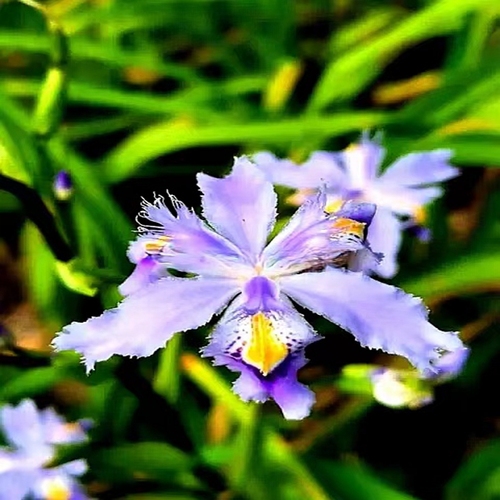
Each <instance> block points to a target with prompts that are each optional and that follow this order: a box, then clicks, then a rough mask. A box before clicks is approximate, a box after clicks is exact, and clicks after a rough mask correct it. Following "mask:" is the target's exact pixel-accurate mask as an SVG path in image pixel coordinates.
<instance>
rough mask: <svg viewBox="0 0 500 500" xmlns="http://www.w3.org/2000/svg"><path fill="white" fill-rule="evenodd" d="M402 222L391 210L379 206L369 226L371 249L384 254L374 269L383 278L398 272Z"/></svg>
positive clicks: (368, 237)
mask: <svg viewBox="0 0 500 500" xmlns="http://www.w3.org/2000/svg"><path fill="white" fill-rule="evenodd" d="M402 231H403V229H402V223H401V221H400V220H399V219H398V218H397V217H396V216H395V215H393V214H392V212H391V211H390V210H387V209H386V208H383V207H379V208H378V209H377V213H376V214H375V217H374V218H373V220H372V222H371V224H370V226H369V228H368V235H367V240H368V243H369V245H370V247H371V249H372V250H373V251H374V252H375V253H378V254H382V256H383V257H382V260H381V261H380V263H378V265H375V266H374V267H372V269H371V270H372V271H373V272H375V273H376V274H378V275H379V276H382V277H383V278H392V277H393V276H395V275H396V273H397V272H398V267H399V265H398V260H397V259H398V252H399V248H400V246H401V240H402Z"/></svg>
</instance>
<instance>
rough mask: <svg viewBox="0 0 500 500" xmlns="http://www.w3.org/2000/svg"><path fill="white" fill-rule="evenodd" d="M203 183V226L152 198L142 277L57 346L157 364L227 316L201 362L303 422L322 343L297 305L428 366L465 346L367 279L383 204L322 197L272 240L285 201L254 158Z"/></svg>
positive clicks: (409, 301)
mask: <svg viewBox="0 0 500 500" xmlns="http://www.w3.org/2000/svg"><path fill="white" fill-rule="evenodd" d="M198 184H199V187H200V189H201V191H202V207H203V215H204V218H205V221H203V220H202V219H200V218H199V217H198V216H197V215H195V214H194V213H193V212H192V211H190V210H188V209H187V208H186V207H185V206H184V205H183V204H182V203H180V202H179V201H177V200H175V199H174V198H172V197H171V204H172V205H173V209H169V208H168V207H167V205H166V204H165V200H164V199H163V198H162V197H158V198H156V200H155V201H154V202H153V203H152V204H151V203H147V202H144V203H143V208H144V210H143V212H142V213H140V214H139V215H140V218H142V219H144V220H146V221H147V224H145V225H143V226H142V227H141V228H140V234H139V237H138V238H137V240H136V241H134V242H133V243H132V244H131V247H130V250H129V257H130V259H131V260H132V261H133V262H134V263H136V269H135V271H134V272H133V273H132V275H131V276H130V277H129V278H128V279H127V280H126V281H125V282H124V283H123V284H122V286H121V288H120V290H121V292H122V294H124V295H126V296H127V297H126V298H125V299H124V300H123V302H121V304H119V305H118V307H117V308H115V309H112V310H108V311H105V312H104V314H102V315H101V316H99V317H96V318H91V319H89V320H88V321H86V322H84V323H72V324H70V325H68V326H67V327H66V328H64V330H63V332H62V333H60V334H59V335H58V337H56V339H55V340H54V346H55V348H56V349H58V350H64V349H73V350H76V351H78V352H79V353H81V354H82V355H83V357H84V361H85V364H86V366H87V369H88V370H91V369H92V368H93V366H94V364H95V362H97V361H103V360H106V359H108V358H109V357H110V356H112V355H113V354H121V355H124V356H150V355H151V354H153V352H155V351H156V350H157V349H159V348H160V347H163V346H164V345H165V343H166V342H167V341H168V340H169V339H170V338H171V337H172V336H173V335H174V334H175V333H177V332H183V331H186V330H191V329H195V328H198V327H199V326H202V325H204V324H206V323H208V322H209V321H210V320H211V318H212V317H213V316H214V315H217V314H220V313H222V312H223V311H224V313H223V314H222V317H221V319H220V321H219V322H218V324H217V325H216V326H215V329H214V331H213V333H212V335H211V338H210V342H209V344H208V345H207V346H206V347H205V349H204V350H203V355H204V356H209V357H212V358H213V359H214V362H215V364H217V365H225V366H227V367H228V368H229V369H230V370H233V371H235V372H239V373H240V377H239V378H238V380H237V381H236V382H235V384H234V390H235V392H236V393H237V394H239V396H240V397H241V398H242V399H243V400H246V401H248V400H254V401H258V402H263V401H265V400H266V399H268V398H272V399H274V400H275V401H276V402H277V404H278V405H279V406H280V407H281V410H282V411H283V414H284V415H285V417H286V418H289V419H301V418H303V417H305V416H306V415H308V414H309V411H310V408H311V406H312V404H313V402H314V395H313V393H312V392H311V391H310V390H309V389H308V388H306V387H305V386H304V385H302V384H300V383H299V382H298V381H297V371H298V370H299V369H300V368H301V367H302V366H303V365H304V364H305V363H306V361H307V360H306V358H305V354H304V349H305V347H306V346H307V345H309V344H310V343H311V342H314V341H316V340H318V338H319V336H318V335H317V334H316V333H315V331H314V330H313V328H312V327H311V325H309V324H308V323H307V322H306V321H305V319H304V318H303V316H302V315H301V314H300V313H299V312H298V311H297V310H296V309H295V307H294V305H293V302H295V303H297V304H300V305H301V306H302V307H304V308H306V309H310V310H311V311H313V312H315V313H317V314H319V315H321V316H324V317H325V318H327V319H329V320H330V321H332V322H333V323H336V324H338V325H340V326H341V327H342V328H344V329H346V330H348V331H349V332H351V333H352V334H353V335H354V336H355V337H356V339H357V340H358V341H359V342H360V343H361V344H362V345H364V346H367V347H370V348H374V349H382V350H384V351H386V352H389V353H394V354H399V355H402V356H405V357H406V358H408V359H409V360H410V361H411V362H412V363H413V364H414V365H415V366H416V367H417V368H419V369H420V370H427V369H429V370H433V363H434V362H436V361H437V360H438V359H439V358H440V356H441V354H442V353H443V352H448V351H454V350H455V349H457V348H460V347H461V346H462V343H461V341H460V340H459V338H458V336H457V335H456V334H455V333H450V332H442V331H440V330H438V329H437V328H435V327H434V326H432V325H431V324H430V323H429V322H428V321H427V310H426V308H425V307H424V306H423V304H422V302H421V301H420V300H419V299H418V298H415V297H412V296H410V295H406V294H405V293H404V292H402V291H401V290H398V289H397V288H394V287H392V286H389V285H386V284H382V283H379V282H377V281H375V280H373V279H372V278H370V277H368V276H366V275H365V274H364V273H362V272H357V271H361V270H363V269H364V268H366V266H372V265H373V262H374V261H376V260H377V257H376V256H375V255H374V254H373V253H372V252H371V251H370V249H369V248H367V246H366V244H365V241H364V235H365V231H366V228H367V227H368V225H369V223H370V221H371V219H372V217H373V214H374V211H375V207H374V205H371V204H358V203H347V204H345V205H343V206H342V207H341V208H340V209H339V210H338V211H336V212H332V213H327V212H325V210H324V209H325V204H326V197H325V195H324V194H322V193H318V195H317V196H316V197H313V198H311V199H309V200H308V201H307V202H306V203H304V204H303V205H302V206H301V207H300V208H299V209H298V210H297V212H296V213H295V215H294V216H293V217H292V218H291V219H290V221H289V223H288V224H287V225H286V226H285V227H284V228H283V229H282V230H281V231H280V232H279V233H278V234H277V235H276V236H275V237H274V238H272V239H271V241H270V242H269V243H268V239H269V236H270V233H271V231H272V229H273V227H274V223H275V219H276V202H277V199H276V193H275V192H274V190H273V186H272V184H271V183H270V182H269V181H268V180H267V179H266V176H265V175H263V174H262V172H261V171H260V170H259V169H257V168H256V167H255V165H254V164H252V163H251V162H250V161H249V160H248V159H247V158H240V159H236V162H235V165H234V168H233V170H232V172H231V174H230V175H228V176H227V177H225V178H222V179H219V178H215V177H211V176H209V175H205V174H202V173H200V174H198ZM172 270H175V271H176V275H173V274H172V273H171V271H172ZM179 272H180V273H184V275H181V276H179ZM292 301H293V302H292Z"/></svg>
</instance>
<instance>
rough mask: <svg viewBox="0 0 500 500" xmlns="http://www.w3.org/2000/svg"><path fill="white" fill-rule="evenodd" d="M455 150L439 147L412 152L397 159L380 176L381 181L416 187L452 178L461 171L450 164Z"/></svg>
mask: <svg viewBox="0 0 500 500" xmlns="http://www.w3.org/2000/svg"><path fill="white" fill-rule="evenodd" d="M452 155H453V151H451V150H449V149H437V150H435V151H426V152H423V153H410V154H408V155H406V156H403V157H401V158H399V159H398V160H396V161H395V162H394V163H393V164H392V165H391V166H390V167H389V168H388V169H387V170H386V171H385V172H384V173H383V174H382V175H381V176H380V178H379V181H380V182H383V183H388V184H393V185H398V186H407V187H416V186H422V185H425V184H434V183H436V182H443V181H446V180H448V179H452V178H453V177H456V176H457V175H459V173H460V171H459V170H458V169H457V168H455V167H453V166H451V165H450V164H449V160H450V158H451V156H452Z"/></svg>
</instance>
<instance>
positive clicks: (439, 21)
mask: <svg viewBox="0 0 500 500" xmlns="http://www.w3.org/2000/svg"><path fill="white" fill-rule="evenodd" d="M488 4H490V2H489V1H488V0H464V1H461V2H456V1H455V0H441V1H436V2H432V3H431V4H430V5H429V6H428V7H426V8H424V9H422V10H419V11H418V12H416V13H415V14H413V15H411V16H408V17H407V18H406V19H404V20H402V21H401V22H400V23H399V24H397V25H396V26H395V27H394V28H393V29H391V30H386V31H384V32H383V33H382V34H381V35H379V36H378V37H376V38H372V39H369V40H367V41H366V42H365V43H364V44H361V45H358V46H356V47H354V48H353V49H352V50H350V51H348V52H346V53H345V54H344V55H342V56H340V57H337V58H335V59H334V60H333V61H332V62H330V64H329V65H328V66H327V68H326V69H325V71H324V73H323V75H322V77H321V79H320V81H319V83H318V84H317V86H316V89H315V90H314V93H313V95H312V98H311V100H310V103H309V111H312V112H318V111H321V110H323V109H325V108H326V107H327V106H328V105H329V104H332V103H333V102H337V101H342V100H346V99H349V98H351V97H353V96H354V95H355V94H356V93H357V92H359V91H360V90H361V89H362V88H363V87H364V86H365V85H366V84H367V83H368V82H370V81H371V80H372V79H373V78H374V77H375V76H376V75H377V74H378V73H379V72H380V71H381V70H382V68H383V67H384V65H385V64H386V62H388V61H390V60H392V59H393V58H394V55H395V54H397V53H398V52H400V51H402V50H403V49H404V48H405V47H407V46H408V45H411V44H414V43H417V42H420V41H422V40H425V39H426V38H431V37H435V36H437V35H439V34H444V33H449V32H450V31H453V30H456V29H457V28H458V27H460V26H461V24H462V22H463V19H464V17H465V15H466V14H468V13H469V12H471V11H473V10H474V9H478V8H480V7H481V6H485V5H488Z"/></svg>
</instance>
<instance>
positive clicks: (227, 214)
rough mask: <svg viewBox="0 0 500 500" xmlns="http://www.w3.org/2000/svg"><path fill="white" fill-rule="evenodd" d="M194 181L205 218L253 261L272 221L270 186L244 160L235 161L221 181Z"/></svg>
mask: <svg viewBox="0 0 500 500" xmlns="http://www.w3.org/2000/svg"><path fill="white" fill-rule="evenodd" d="M197 178H198V185H199V186H200V189H201V191H202V192H203V197H202V205H203V213H204V215H205V217H206V219H207V220H208V221H209V222H210V224H212V226H213V227H214V228H215V229H216V230H217V231H218V232H220V234H222V235H223V236H225V237H226V238H228V239H229V240H230V241H232V242H233V243H234V244H235V245H236V246H238V247H239V248H240V249H241V250H242V251H244V252H246V253H247V255H248V257H249V258H250V259H251V261H252V262H254V261H255V260H256V257H257V256H258V254H260V252H261V251H262V249H263V248H264V245H265V243H266V240H267V236H268V234H269V232H270V231H271V229H272V227H273V225H274V221H275V219H276V203H277V198H276V193H275V192H274V190H273V186H272V184H271V183H270V182H269V181H268V180H267V179H266V177H265V176H264V175H263V174H262V172H261V171H260V170H259V169H258V168H256V167H255V165H254V164H252V163H251V162H250V161H249V160H248V159H247V158H244V157H243V158H237V159H236V160H235V163H234V166H233V170H232V171H231V173H230V174H229V175H228V176H227V177H224V178H223V179H217V178H215V177H211V176H209V175H206V174H201V173H200V174H198V176H197Z"/></svg>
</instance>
